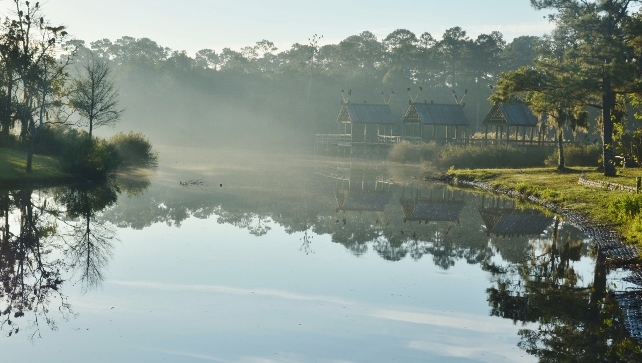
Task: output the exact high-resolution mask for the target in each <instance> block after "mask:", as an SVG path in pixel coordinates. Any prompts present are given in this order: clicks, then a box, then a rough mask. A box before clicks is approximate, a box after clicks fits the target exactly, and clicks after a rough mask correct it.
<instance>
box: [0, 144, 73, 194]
mask: <svg viewBox="0 0 642 363" xmlns="http://www.w3.org/2000/svg"><path fill="white" fill-rule="evenodd" d="M26 160H27V152H26V151H20V150H14V149H9V148H3V147H0V187H1V188H12V187H23V186H55V185H60V184H65V183H71V182H73V181H75V180H76V179H78V177H77V176H74V175H73V174H70V173H66V172H64V171H62V166H61V164H60V160H59V159H58V158H57V157H54V156H47V155H38V154H36V155H34V158H33V171H32V172H31V173H27V172H26V171H25V168H26V164H27V161H26Z"/></svg>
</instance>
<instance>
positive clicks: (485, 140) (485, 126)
mask: <svg viewBox="0 0 642 363" xmlns="http://www.w3.org/2000/svg"><path fill="white" fill-rule="evenodd" d="M487 142H488V124H486V125H484V145H486V143H487Z"/></svg>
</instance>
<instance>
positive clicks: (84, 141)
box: [2, 125, 158, 179]
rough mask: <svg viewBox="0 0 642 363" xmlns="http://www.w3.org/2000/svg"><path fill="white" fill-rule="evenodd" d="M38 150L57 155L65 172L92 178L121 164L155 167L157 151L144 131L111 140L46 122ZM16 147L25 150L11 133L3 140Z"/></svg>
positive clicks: (118, 135)
mask: <svg viewBox="0 0 642 363" xmlns="http://www.w3.org/2000/svg"><path fill="white" fill-rule="evenodd" d="M37 141H38V142H37V143H36V147H35V150H34V151H35V153H36V154H40V155H48V156H54V157H57V158H58V159H59V161H60V168H61V169H62V171H63V172H65V173H70V174H74V175H77V176H82V177H85V178H89V179H96V178H104V177H105V176H107V175H108V174H110V173H113V172H115V171H117V170H118V168H120V167H142V168H154V167H156V166H157V164H158V153H157V152H156V151H154V150H153V147H152V144H151V143H150V142H149V140H148V139H147V138H145V137H144V135H143V134H142V133H135V132H130V133H127V134H125V133H119V134H117V135H115V136H113V137H112V138H110V139H109V140H104V139H99V138H93V139H92V140H90V139H89V135H88V134H87V132H86V131H84V130H78V129H74V128H69V127H61V126H55V125H46V126H45V127H43V128H42V129H40V130H39V132H38V135H37ZM2 144H3V145H11V146H12V147H13V148H15V149H17V150H23V151H24V150H26V146H25V145H24V144H23V143H21V142H20V140H19V139H18V138H16V137H15V136H13V135H11V137H10V138H9V139H7V140H4V139H3V140H2Z"/></svg>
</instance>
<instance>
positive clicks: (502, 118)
mask: <svg viewBox="0 0 642 363" xmlns="http://www.w3.org/2000/svg"><path fill="white" fill-rule="evenodd" d="M484 125H508V126H527V127H535V126H537V118H536V117H535V115H533V112H531V110H530V109H529V108H528V105H526V104H525V103H517V102H516V103H500V104H496V105H494V106H493V107H492V108H491V109H490V111H489V112H488V115H486V118H485V119H484Z"/></svg>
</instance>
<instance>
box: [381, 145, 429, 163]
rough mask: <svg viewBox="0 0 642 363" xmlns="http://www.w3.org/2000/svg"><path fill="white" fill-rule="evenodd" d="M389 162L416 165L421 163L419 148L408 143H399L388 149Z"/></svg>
mask: <svg viewBox="0 0 642 363" xmlns="http://www.w3.org/2000/svg"><path fill="white" fill-rule="evenodd" d="M388 157H389V158H390V161H394V162H396V163H418V162H420V161H421V153H420V152H419V147H418V146H417V145H414V144H412V143H410V142H408V141H403V142H400V143H398V144H396V145H394V146H393V147H392V148H391V149H390V154H389V155H388Z"/></svg>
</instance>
